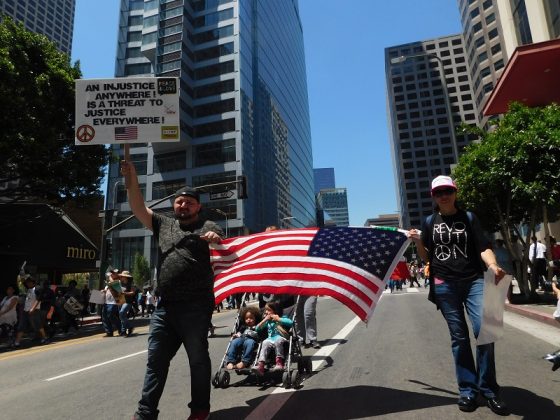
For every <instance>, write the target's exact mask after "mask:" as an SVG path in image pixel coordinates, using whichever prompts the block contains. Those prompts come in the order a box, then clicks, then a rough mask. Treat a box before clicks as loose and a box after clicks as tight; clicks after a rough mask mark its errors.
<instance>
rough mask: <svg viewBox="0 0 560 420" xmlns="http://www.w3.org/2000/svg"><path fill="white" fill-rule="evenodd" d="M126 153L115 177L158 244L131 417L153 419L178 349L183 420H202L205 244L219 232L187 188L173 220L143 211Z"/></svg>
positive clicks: (209, 298) (206, 406) (178, 197)
mask: <svg viewBox="0 0 560 420" xmlns="http://www.w3.org/2000/svg"><path fill="white" fill-rule="evenodd" d="M128 153H129V152H128V148H127V147H126V146H125V160H123V161H122V162H121V173H122V175H123V176H124V179H125V185H126V189H127V192H128V200H129V203H130V208H131V209H132V212H133V213H134V215H135V216H136V218H137V219H138V220H139V221H140V222H141V223H142V224H143V225H144V226H145V227H146V228H148V229H149V230H151V231H153V233H154V239H155V240H156V243H157V245H158V267H157V273H158V279H157V288H156V294H157V295H158V297H159V301H158V303H157V307H156V310H155V311H154V313H153V314H152V318H151V320H150V335H149V337H148V365H147V370H146V375H145V377H144V387H143V389H142V398H141V399H140V401H139V402H138V409H137V411H136V413H135V414H134V418H135V419H156V418H157V416H158V413H159V410H158V405H159V400H160V397H161V394H162V392H163V389H164V387H165V381H166V379H167V373H168V370H169V364H170V362H171V359H172V358H173V356H175V353H176V352H177V350H178V349H179V346H181V344H182V345H183V346H184V347H185V350H186V351H187V355H188V359H189V366H190V370H191V402H190V403H189V404H188V405H189V407H190V409H191V415H190V416H189V417H188V420H198V419H207V418H208V416H209V414H210V380H211V366H210V355H209V353H208V326H209V325H210V321H211V319H212V312H213V309H214V273H213V271H212V266H211V264H210V249H209V247H208V244H209V243H218V242H220V241H221V238H222V237H223V232H222V229H221V228H220V227H219V225H217V224H216V223H214V222H213V221H211V220H204V219H202V218H201V217H199V213H200V210H201V209H202V205H201V204H200V197H199V194H198V192H197V191H196V190H195V189H194V188H191V187H184V188H181V189H179V190H178V191H177V192H176V193H175V198H174V200H173V212H174V216H175V217H174V218H171V217H168V216H164V215H162V214H158V213H155V212H153V211H152V210H151V209H149V208H148V207H146V205H145V203H144V197H143V196H142V192H141V191H140V186H139V184H138V176H137V175H136V169H135V168H134V164H132V162H130V158H129V156H128Z"/></svg>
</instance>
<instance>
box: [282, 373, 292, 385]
mask: <svg viewBox="0 0 560 420" xmlns="http://www.w3.org/2000/svg"><path fill="white" fill-rule="evenodd" d="M290 379H291V378H290V372H289V371H286V372H284V373H283V374H282V386H283V387H284V388H285V389H288V388H290Z"/></svg>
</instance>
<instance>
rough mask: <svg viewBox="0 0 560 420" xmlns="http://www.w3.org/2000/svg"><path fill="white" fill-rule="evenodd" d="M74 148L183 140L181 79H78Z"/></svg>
mask: <svg viewBox="0 0 560 420" xmlns="http://www.w3.org/2000/svg"><path fill="white" fill-rule="evenodd" d="M75 83H76V126H75V130H76V131H75V144H77V145H89V144H105V143H111V144H126V143H148V142H152V143H155V142H177V141H179V140H180V129H179V127H180V124H179V78H177V77H126V78H118V79H78V80H76V81H75Z"/></svg>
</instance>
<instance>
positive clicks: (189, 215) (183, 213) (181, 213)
mask: <svg viewBox="0 0 560 420" xmlns="http://www.w3.org/2000/svg"><path fill="white" fill-rule="evenodd" d="M195 218H196V213H193V212H190V211H188V210H181V209H176V210H175V219H177V220H178V221H179V222H191V221H193V220H194V219H195Z"/></svg>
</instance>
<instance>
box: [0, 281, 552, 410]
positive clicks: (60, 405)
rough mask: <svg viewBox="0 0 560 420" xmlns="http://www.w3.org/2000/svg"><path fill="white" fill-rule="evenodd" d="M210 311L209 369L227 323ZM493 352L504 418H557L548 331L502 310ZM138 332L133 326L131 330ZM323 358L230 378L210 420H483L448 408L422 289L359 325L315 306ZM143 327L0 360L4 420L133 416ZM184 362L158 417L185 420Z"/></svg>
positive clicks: (439, 325)
mask: <svg viewBox="0 0 560 420" xmlns="http://www.w3.org/2000/svg"><path fill="white" fill-rule="evenodd" d="M234 316H235V313H234V312H232V311H229V312H222V313H219V314H215V316H214V324H215V325H216V326H217V327H218V328H217V330H216V333H217V337H215V338H212V339H210V355H211V358H212V361H213V368H214V371H215V368H216V367H217V365H218V364H219V362H220V361H221V359H222V357H223V354H224V351H225V349H226V346H227V341H228V339H229V333H230V330H231V328H232V325H233V322H234ZM505 320H506V325H505V332H504V337H503V339H501V340H500V341H498V343H497V344H496V354H497V372H498V381H499V383H500V384H501V386H502V394H503V397H504V399H505V400H506V401H507V402H508V403H509V406H510V408H511V411H512V414H511V416H510V418H512V419H547V420H549V419H560V401H559V398H560V371H556V372H552V371H551V364H550V363H549V362H547V361H545V360H543V359H542V356H543V355H544V354H546V353H548V352H550V351H551V350H556V349H557V348H559V347H560V336H559V332H558V329H557V328H553V327H549V326H547V325H544V324H542V323H539V322H537V321H532V320H528V319H526V318H523V317H520V316H517V315H515V314H510V313H506V317H505ZM138 324H141V321H140V322H138ZM318 329H319V340H320V342H321V344H322V345H323V348H322V349H320V350H313V349H306V350H304V353H305V354H306V355H310V356H311V357H312V360H313V368H314V372H313V374H312V375H311V376H309V377H307V378H305V380H304V382H303V384H302V387H301V388H300V389H297V390H292V389H290V390H285V389H283V388H281V387H279V386H274V385H270V384H269V385H262V386H259V385H244V384H243V380H244V379H246V377H245V376H238V375H236V374H233V375H232V379H231V385H230V386H229V387H228V388H226V389H213V391H212V416H211V419H228V420H231V419H244V418H249V419H272V418H273V419H289V420H296V419H367V418H383V419H385V418H387V419H490V418H496V416H495V415H494V414H493V413H492V412H491V411H490V410H489V409H488V408H487V407H485V406H481V407H479V408H478V409H477V410H476V411H475V412H474V413H470V414H466V413H462V412H460V411H459V410H458V409H457V406H456V400H457V386H456V383H455V376H454V371H453V365H452V360H451V351H450V341H449V335H448V332H447V326H446V324H445V322H444V320H443V318H442V317H441V314H440V313H439V312H437V311H436V310H435V307H434V306H433V305H432V304H431V303H429V302H428V301H427V299H426V292H425V291H424V290H420V291H417V290H416V289H411V290H408V291H407V290H405V291H403V292H400V293H397V294H385V295H384V296H383V298H382V299H381V301H380V303H379V306H378V308H377V309H376V312H375V314H374V316H373V318H372V320H371V321H370V322H369V324H368V325H365V324H364V323H361V322H357V320H356V318H355V317H354V316H353V314H352V313H351V312H350V311H349V310H348V309H347V308H345V307H344V306H342V305H341V304H339V303H338V302H336V301H334V300H332V299H328V298H321V299H320V300H319V304H318ZM147 330H148V328H147V326H145V325H144V326H138V327H137V329H136V334H135V335H134V336H133V337H130V338H120V337H114V338H103V337H102V334H101V333H98V334H94V335H91V336H87V337H80V338H74V339H71V340H67V341H62V342H57V343H53V344H50V345H47V346H41V347H32V348H28V349H23V350H18V351H12V352H7V353H2V354H0V372H1V373H0V378H1V379H0V418H2V419H39V420H41V419H48V420H52V419H59V418H60V419H130V418H131V416H132V413H133V412H134V410H135V407H136V404H137V401H138V398H139V394H140V389H141V386H142V381H143V376H144V369H145V362H146V340H147ZM189 382H190V379H189V372H188V368H187V365H186V354H185V352H184V350H182V349H181V350H179V352H178V354H177V355H176V357H175V359H174V360H173V362H172V365H171V369H170V374H169V378H168V382H167V385H166V388H165V392H164V394H163V397H162V399H161V403H160V409H161V413H160V419H163V420H176V419H181V418H186V417H187V416H188V412H189V410H188V408H187V407H186V403H187V402H188V401H189V394H190V390H189Z"/></svg>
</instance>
